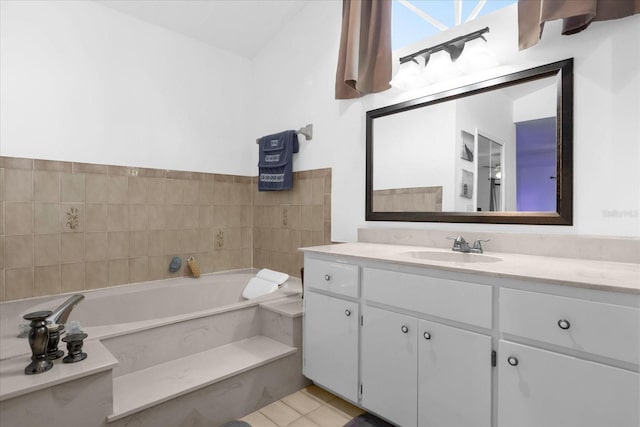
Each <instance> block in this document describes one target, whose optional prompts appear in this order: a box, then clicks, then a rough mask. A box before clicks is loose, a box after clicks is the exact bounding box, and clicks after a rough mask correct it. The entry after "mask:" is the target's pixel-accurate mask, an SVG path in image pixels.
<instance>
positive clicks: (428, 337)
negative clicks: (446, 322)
mask: <svg viewBox="0 0 640 427" xmlns="http://www.w3.org/2000/svg"><path fill="white" fill-rule="evenodd" d="M422 336H423V337H424V339H425V340H430V339H431V334H430V333H429V332H425V333H424V334H422Z"/></svg>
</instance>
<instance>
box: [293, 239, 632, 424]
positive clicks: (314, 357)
mask: <svg viewBox="0 0 640 427" xmlns="http://www.w3.org/2000/svg"><path fill="white" fill-rule="evenodd" d="M302 251H303V252H304V258H305V260H304V265H305V290H306V292H305V295H304V310H305V317H304V333H303V337H304V343H303V358H304V362H303V373H304V375H305V376H307V377H308V378H309V379H311V380H313V381H314V382H315V383H316V384H318V385H320V386H322V387H324V388H326V389H328V390H330V391H332V392H333V393H335V394H338V395H340V396H342V397H343V398H345V399H347V400H349V401H351V402H352V403H354V404H356V405H358V406H361V407H362V408H364V409H366V410H367V411H369V412H372V413H374V414H376V415H378V416H380V417H382V418H384V419H387V420H388V421H390V422H392V423H393V424H396V425H398V426H402V427H415V426H419V427H426V426H456V427H465V426H482V427H484V426H486V427H490V426H498V427H515V426H517V427H529V426H530V427H540V426H576V427H578V426H579V427H588V426H594V427H596V426H597V427H602V426H608V427H613V426H620V427H622V426H624V427H636V426H638V425H639V424H640V417H639V413H640V407H639V406H640V403H639V402H640V375H639V362H640V283H639V282H640V280H639V278H640V268H639V265H638V264H637V263H627V262H612V261H597V260H592V259H591V260H588V259H572V258H557V257H551V256H549V257H544V256H534V255H525V254H515V253H485V254H467V253H457V252H452V251H451V250H450V249H445V248H432V247H420V246H408V245H392V244H379V243H345V244H335V245H328V246H319V247H312V248H303V249H302Z"/></svg>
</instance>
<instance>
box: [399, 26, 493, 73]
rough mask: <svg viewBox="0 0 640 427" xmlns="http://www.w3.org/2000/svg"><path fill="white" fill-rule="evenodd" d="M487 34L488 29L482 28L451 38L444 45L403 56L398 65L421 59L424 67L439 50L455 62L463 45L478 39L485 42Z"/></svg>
mask: <svg viewBox="0 0 640 427" xmlns="http://www.w3.org/2000/svg"><path fill="white" fill-rule="evenodd" d="M488 32H489V27H484V28H483V29H481V30H477V31H474V32H472V33H469V34H465V35H464V36H460V37H456V38H453V39H451V40H449V41H446V42H444V43H440V44H437V45H435V46H431V47H428V48H426V49H422V50H419V51H417V52H414V53H412V54H411V55H407V56H403V57H402V58H400V65H402V64H404V63H406V62H409V61H413V62H416V63H417V62H418V61H416V58H417V57H423V58H424V65H425V67H426V66H427V63H428V62H429V58H430V57H431V54H432V53H436V52H439V51H441V50H444V51H445V52H447V53H448V54H449V56H450V57H451V62H455V61H456V60H457V59H458V58H459V57H460V55H461V54H462V51H463V50H464V45H465V43H467V42H468V41H471V40H475V39H478V38H480V39H482V40H484V41H485V42H486V41H487V39H485V38H484V36H483V34H484V33H488Z"/></svg>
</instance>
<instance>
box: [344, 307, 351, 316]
mask: <svg viewBox="0 0 640 427" xmlns="http://www.w3.org/2000/svg"><path fill="white" fill-rule="evenodd" d="M344 315H345V316H347V317H349V316H351V310H349V309H347V310H345V311H344Z"/></svg>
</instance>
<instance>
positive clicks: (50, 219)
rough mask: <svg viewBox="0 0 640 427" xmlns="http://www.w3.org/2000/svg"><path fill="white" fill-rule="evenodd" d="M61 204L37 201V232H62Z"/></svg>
mask: <svg viewBox="0 0 640 427" xmlns="http://www.w3.org/2000/svg"><path fill="white" fill-rule="evenodd" d="M59 215H60V205H59V204H58V203H35V232H36V233H39V234H51V233H59V232H60V218H59Z"/></svg>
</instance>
